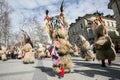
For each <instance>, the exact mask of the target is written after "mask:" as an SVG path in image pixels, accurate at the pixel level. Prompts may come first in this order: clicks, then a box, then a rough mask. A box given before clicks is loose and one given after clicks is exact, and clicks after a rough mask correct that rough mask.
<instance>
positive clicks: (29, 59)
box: [22, 30, 35, 63]
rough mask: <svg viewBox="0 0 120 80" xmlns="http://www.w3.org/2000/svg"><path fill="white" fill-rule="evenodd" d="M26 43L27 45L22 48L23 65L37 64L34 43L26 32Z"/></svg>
mask: <svg viewBox="0 0 120 80" xmlns="http://www.w3.org/2000/svg"><path fill="white" fill-rule="evenodd" d="M22 31H23V34H24V42H25V45H24V46H23V48H22V51H23V57H24V59H23V63H34V62H35V56H34V51H33V43H32V41H31V39H30V37H29V35H28V34H27V33H26V32H25V31H24V30H22Z"/></svg>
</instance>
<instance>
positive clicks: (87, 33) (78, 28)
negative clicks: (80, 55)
mask: <svg viewBox="0 0 120 80" xmlns="http://www.w3.org/2000/svg"><path fill="white" fill-rule="evenodd" d="M99 14H100V15H101V16H102V19H103V21H104V22H105V24H106V26H107V30H108V32H109V35H110V36H111V38H112V39H113V40H117V38H118V36H117V31H116V21H115V19H114V18H113V16H111V15H107V16H103V13H98V12H96V13H93V14H86V15H85V16H83V17H78V19H76V22H75V23H71V24H70V28H69V31H68V34H69V41H70V43H71V44H74V43H77V39H78V37H79V35H83V36H84V37H85V38H86V39H87V40H88V41H89V42H90V43H91V44H92V43H93V42H94V31H93V27H94V26H93V24H92V22H91V21H93V20H94V19H96V18H97V17H98V15H99ZM98 25H100V23H98Z"/></svg>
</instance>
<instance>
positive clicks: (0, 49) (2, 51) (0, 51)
mask: <svg viewBox="0 0 120 80" xmlns="http://www.w3.org/2000/svg"><path fill="white" fill-rule="evenodd" d="M6 50H7V47H6V46H5V45H1V46H0V58H1V60H3V61H6V60H7V56H6Z"/></svg>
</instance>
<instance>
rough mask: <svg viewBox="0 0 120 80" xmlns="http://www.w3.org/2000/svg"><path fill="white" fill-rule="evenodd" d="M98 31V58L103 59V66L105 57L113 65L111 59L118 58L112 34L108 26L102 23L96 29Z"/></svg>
mask: <svg viewBox="0 0 120 80" xmlns="http://www.w3.org/2000/svg"><path fill="white" fill-rule="evenodd" d="M95 33H96V41H95V47H96V58H97V59H98V60H101V62H102V67H105V66H106V65H105V59H108V63H109V65H111V61H113V60H115V59H116V52H115V49H114V45H113V43H112V40H111V38H110V36H109V35H108V34H107V33H108V32H107V30H106V27H104V26H102V25H100V26H98V27H96V29H95Z"/></svg>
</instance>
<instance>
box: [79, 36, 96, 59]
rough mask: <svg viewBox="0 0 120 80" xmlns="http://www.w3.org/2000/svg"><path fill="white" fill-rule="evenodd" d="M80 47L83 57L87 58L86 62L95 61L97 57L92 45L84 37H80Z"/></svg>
mask: <svg viewBox="0 0 120 80" xmlns="http://www.w3.org/2000/svg"><path fill="white" fill-rule="evenodd" d="M77 42H78V44H77V45H78V46H79V48H80V49H81V56H82V57H83V58H85V60H86V61H88V60H93V61H94V60H95V55H94V53H93V51H92V50H91V49H90V43H89V42H88V41H87V40H86V39H85V37H83V36H82V35H79V39H78V41H77Z"/></svg>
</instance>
